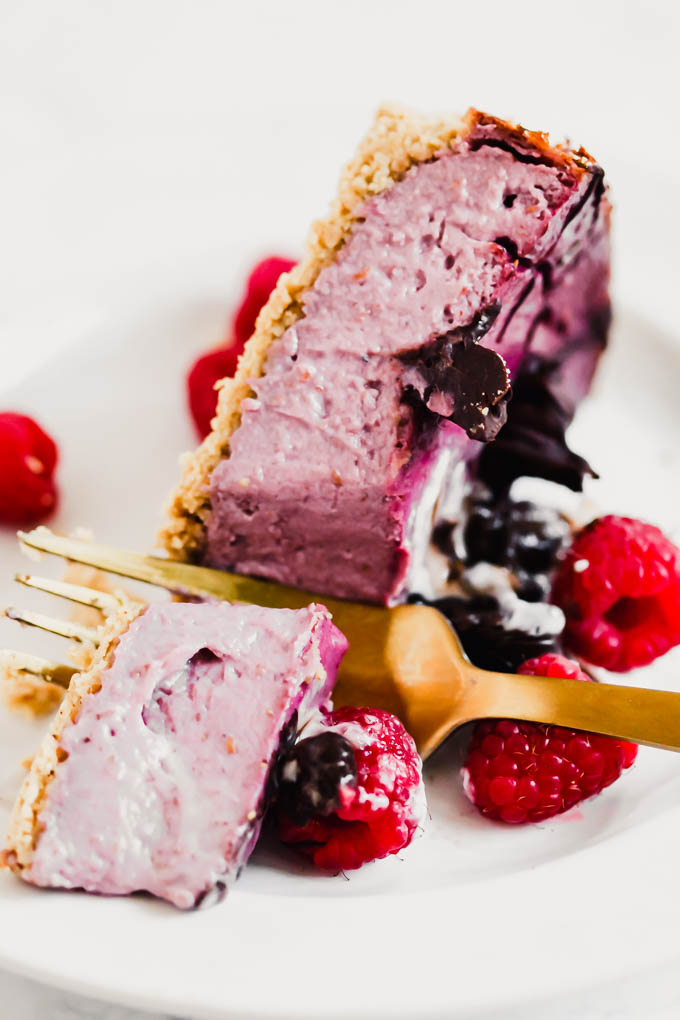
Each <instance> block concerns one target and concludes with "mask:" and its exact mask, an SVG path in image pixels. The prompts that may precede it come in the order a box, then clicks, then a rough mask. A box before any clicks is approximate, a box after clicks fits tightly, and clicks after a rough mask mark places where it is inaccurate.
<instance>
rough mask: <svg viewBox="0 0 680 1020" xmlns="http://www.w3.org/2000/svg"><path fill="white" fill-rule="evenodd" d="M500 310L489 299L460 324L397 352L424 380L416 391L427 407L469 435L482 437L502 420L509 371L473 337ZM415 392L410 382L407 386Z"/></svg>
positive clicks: (489, 435)
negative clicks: (399, 352) (403, 351)
mask: <svg viewBox="0 0 680 1020" xmlns="http://www.w3.org/2000/svg"><path fill="white" fill-rule="evenodd" d="M500 310H501V304H500V301H494V302H493V304H490V305H487V307H486V308H483V309H482V310H481V311H479V312H478V313H477V314H476V315H475V316H474V317H473V318H472V319H471V320H470V322H469V323H467V324H466V325H465V326H458V327H456V328H455V329H451V330H448V332H446V333H443V334H441V335H440V336H438V337H436V338H435V339H434V340H432V341H430V343H428V344H425V345H424V346H423V347H421V348H420V349H419V350H417V351H407V352H405V353H403V354H402V355H401V359H402V361H403V362H404V363H405V364H407V365H413V366H414V367H415V368H416V369H417V370H418V374H419V376H420V377H421V379H422V380H423V382H424V388H423V390H422V393H421V392H420V390H418V393H419V396H420V398H421V400H422V402H423V403H424V405H425V406H426V407H427V408H428V409H429V410H430V411H432V412H433V413H435V414H437V415H439V416H440V417H443V418H448V419H449V421H453V422H455V423H456V425H460V427H461V428H463V429H465V431H466V432H467V434H468V436H469V437H470V439H477V440H479V441H480V442H484V443H487V442H489V441H490V440H492V439H494V438H495V437H496V436H497V435H498V433H499V431H500V429H501V428H502V427H503V425H504V424H505V421H506V418H507V402H508V400H509V398H510V394H511V389H510V375H509V373H508V367H507V365H506V364H505V361H504V360H503V358H502V357H501V356H500V354H498V353H497V352H496V351H492V350H490V349H489V348H487V347H481V346H480V345H479V343H478V341H479V340H480V339H481V338H482V337H483V336H484V335H485V334H486V333H488V331H489V330H490V329H491V327H492V326H493V324H494V322H495V321H496V319H497V318H498V315H499V313H500ZM411 389H412V390H413V392H414V393H415V392H416V389H415V387H411Z"/></svg>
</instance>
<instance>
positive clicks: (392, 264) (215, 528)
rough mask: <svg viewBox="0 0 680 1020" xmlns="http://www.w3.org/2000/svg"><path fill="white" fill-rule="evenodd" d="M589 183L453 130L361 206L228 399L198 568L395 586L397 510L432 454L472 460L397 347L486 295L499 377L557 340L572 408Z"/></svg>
mask: <svg viewBox="0 0 680 1020" xmlns="http://www.w3.org/2000/svg"><path fill="white" fill-rule="evenodd" d="M592 184H593V178H592V177H591V174H590V173H588V172H585V173H583V174H581V175H578V176H577V175H575V174H574V175H572V174H569V173H568V172H567V171H565V170H564V169H562V168H556V167H555V166H552V165H544V164H542V163H540V162H538V163H530V162H527V161H522V160H520V159H517V158H515V156H514V155H513V154H512V153H511V152H508V151H505V150H504V149H502V148H499V147H488V146H487V145H482V146H481V147H478V146H476V145H475V144H474V139H473V140H470V139H468V140H466V141H465V142H463V143H461V144H460V145H459V146H458V148H457V149H456V150H454V151H447V152H446V153H444V154H442V155H441V156H440V157H439V158H438V159H436V160H434V161H432V162H429V163H426V164H421V165H418V166H416V167H414V168H412V169H411V170H410V171H409V172H408V173H407V174H406V176H405V177H404V178H403V179H402V180H401V181H400V182H398V183H397V184H395V185H394V186H393V187H392V188H390V189H389V190H388V191H385V192H383V193H382V194H380V195H378V196H377V197H375V198H373V199H371V200H370V201H368V202H366V203H365V205H364V207H363V208H362V209H361V210H360V215H359V217H358V220H357V223H356V225H355V226H354V228H353V232H352V235H351V236H350V238H349V239H348V241H347V243H346V244H345V246H344V248H343V249H342V250H341V251H340V253H339V255H338V257H337V258H336V260H335V261H334V262H333V264H331V265H330V266H328V267H327V268H325V269H324V270H323V271H322V272H321V274H320V275H319V277H318V279H317V281H316V283H315V284H314V286H313V287H312V288H311V290H310V291H308V292H307V294H306V295H305V300H304V317H303V318H302V319H300V320H299V321H298V322H297V323H295V325H294V326H291V327H290V328H289V329H288V330H287V331H286V332H285V333H284V335H283V336H282V337H281V338H280V339H279V340H278V341H276V342H275V343H274V344H273V345H272V347H271V348H270V352H269V355H268V358H267V363H266V370H265V374H264V376H263V377H262V378H260V379H257V380H254V381H253V383H252V386H253V389H254V391H255V397H254V398H250V399H247V400H245V401H244V402H243V405H242V412H243V413H242V421H241V424H240V427H239V428H238V429H237V431H236V432H235V434H234V436H233V437H232V440H231V450H230V455H229V457H228V458H227V459H224V460H223V461H221V463H220V464H219V465H218V467H217V468H216V469H215V471H214V472H213V475H212V480H211V503H212V515H211V519H210V521H209V525H208V532H207V548H206V553H205V559H206V562H209V563H211V564H212V565H215V566H219V567H222V568H231V569H237V570H239V571H241V572H243V573H250V574H257V575H262V576H265V577H269V578H272V579H276V580H280V581H283V582H286V583H289V584H293V585H297V586H299V587H302V588H307V589H309V590H313V591H319V592H332V593H333V594H334V595H341V596H346V597H352V598H360V599H366V600H369V601H377V602H394V601H398V600H399V599H400V598H401V597H403V595H404V585H405V578H406V573H407V570H408V567H409V561H410V556H411V545H412V542H411V536H410V535H409V534H408V521H409V514H410V511H411V510H412V507H413V506H414V505H416V504H417V503H418V500H419V499H420V497H421V495H422V493H423V489H424V486H425V484H426V482H427V479H428V477H429V476H430V473H431V471H432V470H433V467H434V465H435V463H436V461H437V457H438V455H439V453H440V452H441V450H442V449H444V448H447V447H448V448H451V449H453V450H454V451H455V458H456V459H459V460H460V459H464V460H473V459H474V458H475V457H476V456H478V454H479V451H480V449H481V447H480V444H479V443H477V442H475V441H473V440H470V439H469V438H468V437H467V436H466V434H465V433H464V432H463V430H462V429H460V428H459V427H458V426H457V425H454V424H452V423H451V422H449V421H446V420H443V419H440V423H439V425H438V426H437V427H433V426H432V425H431V424H430V425H428V426H427V428H423V427H422V426H421V425H420V424H419V422H418V420H417V417H416V415H415V414H414V411H413V409H412V407H411V406H410V405H409V404H408V403H405V402H404V400H403V397H404V392H405V390H406V389H407V388H408V387H409V386H410V387H412V388H413V389H414V390H418V389H420V390H422V382H421V381H420V380H419V379H418V377H417V370H416V369H414V368H408V369H407V368H406V367H405V366H404V364H403V362H402V361H401V360H400V359H399V357H398V355H399V354H400V353H403V352H405V351H407V350H414V349H418V348H420V347H421V346H422V345H423V344H424V343H426V342H427V341H429V340H431V339H432V338H434V337H436V336H438V335H441V334H442V333H445V332H447V331H449V330H451V329H454V328H456V327H464V326H465V325H467V324H469V323H470V322H471V320H472V319H473V318H474V316H475V315H476V314H477V313H478V312H479V311H480V310H481V309H484V308H487V307H489V306H490V305H491V304H492V303H493V302H500V303H501V306H502V308H501V312H500V314H499V316H498V318H497V319H496V321H495V323H494V325H493V327H492V328H491V330H490V331H489V332H488V333H487V335H486V336H485V337H484V338H483V340H482V341H481V342H482V343H483V344H484V345H485V346H489V347H495V348H496V349H497V350H498V351H499V352H500V353H501V354H502V355H503V357H504V358H505V360H506V362H507V364H508V366H509V369H510V372H511V374H515V373H516V372H517V370H518V368H519V367H520V365H521V363H522V360H523V358H524V356H525V355H526V353H527V351H528V350H529V349H530V350H531V352H532V353H539V354H540V355H541V356H542V357H547V356H553V355H554V354H555V353H556V352H559V351H560V350H562V349H563V348H564V349H568V348H569V346H570V345H572V346H573V347H574V353H573V357H570V358H569V359H568V361H565V363H564V366H563V367H562V368H560V370H559V372H558V378H557V379H556V382H555V389H556V392H557V394H558V395H559V396H560V397H561V398H563V399H564V400H565V401H566V402H567V403H569V404H570V405H571V406H572V407H575V406H576V403H577V402H578V400H579V399H580V398H581V397H582V396H583V394H584V393H585V392H586V390H587V388H588V385H589V382H590V379H591V376H592V373H593V371H594V367H595V364H596V361H597V357H598V355H599V352H600V350H601V344H602V338H601V337H597V336H596V335H595V334H596V330H595V329H594V327H593V326H592V324H591V317H592V314H593V313H594V312H597V311H598V310H599V311H602V309H604V308H606V307H608V305H607V300H608V299H607V280H608V247H607V229H606V224H605V222H604V220H605V218H604V216H602V215H601V214H600V215H598V207H597V204H596V203H595V201H592V202H591V201H590V198H591V192H592V191H593V188H592ZM586 197H587V198H588V201H587V202H584V200H585V199H586ZM596 198H599V195H593V199H596ZM499 241H500V243H499ZM508 241H510V244H508Z"/></svg>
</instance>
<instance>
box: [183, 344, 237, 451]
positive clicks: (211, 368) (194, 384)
mask: <svg viewBox="0 0 680 1020" xmlns="http://www.w3.org/2000/svg"><path fill="white" fill-rule="evenodd" d="M238 356H239V351H238V350H237V348H236V347H220V348H218V350H216V351H210V352H209V353H208V354H203V355H201V357H200V358H198V360H197V361H195V362H194V364H193V367H192V369H191V371H190V372H189V375H188V377H187V392H188V397H189V409H190V410H191V415H192V417H193V419H194V423H195V425H196V428H197V429H198V434H199V435H200V436H201V438H204V437H205V436H207V435H208V433H209V432H210V423H211V422H212V420H213V418H214V417H215V412H216V410H217V390H216V389H215V385H216V383H218V382H219V381H220V379H224V378H225V377H226V376H231V375H233V374H234V372H235V371H236V365H237V363H238Z"/></svg>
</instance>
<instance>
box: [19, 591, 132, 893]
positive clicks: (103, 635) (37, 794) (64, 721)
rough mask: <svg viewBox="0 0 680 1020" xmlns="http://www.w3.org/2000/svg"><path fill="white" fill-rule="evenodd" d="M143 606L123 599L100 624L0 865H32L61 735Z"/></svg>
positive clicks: (34, 771)
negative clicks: (89, 656) (93, 648)
mask: <svg viewBox="0 0 680 1020" xmlns="http://www.w3.org/2000/svg"><path fill="white" fill-rule="evenodd" d="M144 608H145V607H144V606H143V605H140V604H139V603H134V602H129V603H124V604H123V605H122V606H121V608H120V610H119V611H118V612H117V613H116V614H115V615H114V616H111V617H109V619H108V620H106V622H105V623H104V624H103V625H102V626H101V628H100V630H99V645H98V647H97V650H96V652H95V653H94V656H93V658H92V661H91V663H90V665H89V666H88V667H87V668H86V669H84V670H83V671H82V672H81V673H75V674H74V675H73V677H72V679H71V683H70V685H69V689H68V691H67V693H66V697H65V698H64V700H63V701H62V704H61V707H60V709H59V711H58V713H57V715H56V716H55V718H54V720H53V722H52V725H51V727H50V730H49V732H48V733H47V735H46V736H45V738H44V740H43V742H42V744H41V746H40V748H39V750H38V752H37V754H36V755H35V757H34V759H33V762H32V764H31V768H30V769H29V772H28V775H27V776H26V778H25V779H24V782H23V785H22V787H21V790H20V792H19V796H18V798H17V801H16V803H15V805H14V808H13V810H12V815H11V817H10V822H9V829H8V832H7V838H6V841H5V849H4V850H3V851H2V852H1V855H0V865H2V864H4V865H5V866H7V867H10V868H11V869H12V871H14V872H16V873H17V874H18V875H20V874H21V872H22V871H23V870H24V869H25V868H29V867H30V865H31V861H32V859H33V853H34V851H35V848H36V845H37V842H38V839H39V836H40V832H41V823H40V812H41V810H42V808H43V805H44V804H45V802H46V800H47V798H48V796H49V789H50V786H51V784H52V781H53V779H54V777H55V775H56V771H57V769H58V768H59V765H60V763H61V762H62V761H65V757H64V755H65V752H64V751H63V750H62V749H61V748H60V746H59V743H60V740H61V735H62V733H63V732H64V730H65V729H67V727H68V726H69V725H70V724H71V723H73V722H75V720H76V719H77V717H78V713H79V712H80V707H81V705H82V703H83V701H84V699H85V698H88V697H94V696H96V694H97V692H98V691H99V690H100V688H101V679H100V677H101V674H102V673H103V672H104V671H105V670H106V669H108V668H109V667H110V666H111V664H112V662H113V658H114V655H115V651H116V647H117V646H118V642H119V640H120V638H121V636H122V635H123V634H124V633H125V632H126V631H127V629H128V627H129V626H130V624H131V623H132V621H133V620H134V619H135V618H136V617H137V616H139V614H140V613H141V612H143V610H144Z"/></svg>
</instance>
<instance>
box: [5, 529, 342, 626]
mask: <svg viewBox="0 0 680 1020" xmlns="http://www.w3.org/2000/svg"><path fill="white" fill-rule="evenodd" d="M17 537H18V539H19V541H20V543H21V544H22V545H23V546H24V547H26V548H27V549H35V550H37V551H38V552H44V553H50V554H52V555H54V556H63V557H64V559H66V560H72V561H73V562H74V563H84V564H86V566H88V567H96V568H97V569H99V570H106V571H108V572H109V573H111V574H118V575H119V576H121V577H129V578H132V579H133V580H135V581H145V582H146V583H147V584H155V585H158V587H160V588H166V589H167V590H168V591H171V592H174V593H176V594H180V595H198V596H202V597H205V596H208V597H210V596H212V597H214V598H218V599H223V600H225V601H227V602H255V603H257V604H258V605H261V606H273V607H284V608H289V609H292V608H297V607H300V608H301V607H303V606H307V605H309V603H310V602H313V601H314V600H315V596H314V595H312V594H310V593H309V592H303V591H300V590H298V589H297V588H289V587H287V586H285V585H280V584H276V583H274V582H272V581H258V580H255V579H254V578H251V577H243V576H240V575H239V574H230V573H227V572H225V571H223V570H215V569H213V568H211V567H202V566H196V565H195V564H193V563H179V562H177V561H176V560H169V559H162V558H161V557H159V556H142V555H140V554H138V553H133V552H127V551H126V550H124V549H112V548H110V547H108V546H104V545H96V544H95V543H93V542H81V541H79V540H78V539H74V538H62V537H61V536H60V535H55V534H53V533H52V532H51V531H50V529H49V528H46V527H45V526H44V525H41V526H40V527H39V528H35V529H34V530H33V531H28V532H25V531H19V532H17ZM322 601H323V603H324V605H325V606H328V608H329V609H330V610H331V612H334V609H333V606H336V605H338V604H339V602H338V600H335V599H327V598H326V597H324V598H323V600H322Z"/></svg>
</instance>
